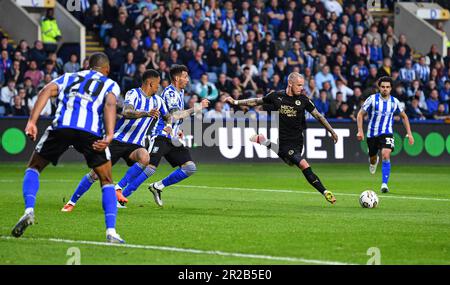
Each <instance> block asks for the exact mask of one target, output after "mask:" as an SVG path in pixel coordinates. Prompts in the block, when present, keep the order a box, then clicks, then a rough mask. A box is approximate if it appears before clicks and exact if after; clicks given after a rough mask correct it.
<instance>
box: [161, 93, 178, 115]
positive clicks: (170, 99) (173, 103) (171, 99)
mask: <svg viewBox="0 0 450 285" xmlns="http://www.w3.org/2000/svg"><path fill="white" fill-rule="evenodd" d="M163 99H164V101H165V103H166V106H167V109H168V110H169V111H172V110H173V109H179V106H178V103H179V102H178V98H177V94H176V93H175V91H174V90H171V89H168V90H165V91H164V94H163Z"/></svg>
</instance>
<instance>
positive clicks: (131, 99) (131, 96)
mask: <svg viewBox="0 0 450 285" xmlns="http://www.w3.org/2000/svg"><path fill="white" fill-rule="evenodd" d="M137 99H138V93H137V92H136V90H135V89H131V90H130V91H128V92H127V94H125V100H124V101H123V104H124V105H133V106H136V103H137Z"/></svg>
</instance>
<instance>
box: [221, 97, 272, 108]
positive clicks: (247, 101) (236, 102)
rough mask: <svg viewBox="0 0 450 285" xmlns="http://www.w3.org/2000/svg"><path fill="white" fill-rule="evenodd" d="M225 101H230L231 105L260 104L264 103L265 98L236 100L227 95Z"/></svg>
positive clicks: (250, 105)
mask: <svg viewBox="0 0 450 285" xmlns="http://www.w3.org/2000/svg"><path fill="white" fill-rule="evenodd" d="M225 102H228V103H229V104H230V105H237V106H249V107H253V106H258V105H262V104H264V102H263V98H252V99H244V100H234V99H233V98H231V97H227V98H226V99H225Z"/></svg>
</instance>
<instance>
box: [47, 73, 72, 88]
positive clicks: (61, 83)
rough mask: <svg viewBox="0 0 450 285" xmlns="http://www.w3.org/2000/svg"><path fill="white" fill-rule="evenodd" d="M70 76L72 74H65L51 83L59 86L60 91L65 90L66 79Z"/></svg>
mask: <svg viewBox="0 0 450 285" xmlns="http://www.w3.org/2000/svg"><path fill="white" fill-rule="evenodd" d="M69 76H70V73H66V74H63V75H61V76H59V77H57V78H55V79H53V80H52V81H51V82H52V83H55V84H56V85H57V86H58V91H61V89H64V88H65V84H66V82H67V80H66V78H67V77H69Z"/></svg>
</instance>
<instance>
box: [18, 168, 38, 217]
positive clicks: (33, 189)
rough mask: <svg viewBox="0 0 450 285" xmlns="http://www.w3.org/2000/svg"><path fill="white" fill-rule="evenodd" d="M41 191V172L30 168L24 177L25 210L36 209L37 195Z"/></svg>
mask: <svg viewBox="0 0 450 285" xmlns="http://www.w3.org/2000/svg"><path fill="white" fill-rule="evenodd" d="M38 190H39V171H37V170H36V169H34V168H28V169H27V170H26V171H25V176H24V177H23V184H22V191H23V200H24V201H25V208H26V209H28V208H34V205H35V204H36V194H37V192H38Z"/></svg>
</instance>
